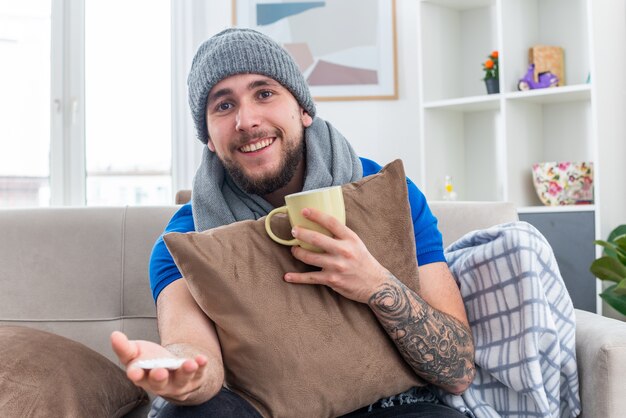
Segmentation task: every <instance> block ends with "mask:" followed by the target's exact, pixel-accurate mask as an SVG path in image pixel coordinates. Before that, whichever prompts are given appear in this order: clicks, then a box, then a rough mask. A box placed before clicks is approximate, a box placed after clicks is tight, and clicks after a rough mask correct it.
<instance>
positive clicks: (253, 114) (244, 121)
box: [235, 103, 261, 132]
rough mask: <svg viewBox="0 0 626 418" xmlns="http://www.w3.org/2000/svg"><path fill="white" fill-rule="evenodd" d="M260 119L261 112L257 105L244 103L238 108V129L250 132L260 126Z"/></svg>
mask: <svg viewBox="0 0 626 418" xmlns="http://www.w3.org/2000/svg"><path fill="white" fill-rule="evenodd" d="M260 119H261V118H260V113H259V112H258V109H257V108H256V106H254V105H252V104H243V103H242V104H241V105H240V106H239V109H237V118H236V126H235V128H236V129H237V130H238V131H245V132H248V131H250V130H251V129H255V128H258V127H259V126H260Z"/></svg>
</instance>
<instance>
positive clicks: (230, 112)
mask: <svg viewBox="0 0 626 418" xmlns="http://www.w3.org/2000/svg"><path fill="white" fill-rule="evenodd" d="M206 118H207V129H208V131H209V137H210V139H209V142H208V147H209V149H210V150H211V151H213V152H215V153H216V154H217V156H218V158H219V159H220V160H221V161H222V164H223V165H224V168H225V169H226V170H227V172H228V173H229V174H230V176H231V177H232V178H233V180H235V182H236V183H237V184H238V185H239V187H241V188H242V189H243V190H244V191H246V192H248V193H252V194H258V195H261V196H263V195H266V194H268V193H271V192H273V191H275V190H277V189H280V188H281V187H284V186H285V185H286V184H287V183H289V181H290V180H291V179H292V177H293V175H294V173H295V172H296V169H297V168H298V167H299V166H300V165H301V164H303V163H304V128H305V127H308V126H310V125H311V123H312V118H311V117H310V116H309V115H308V114H307V113H306V112H305V111H304V110H303V109H302V108H301V107H300V105H299V104H298V102H297V101H296V99H295V98H294V97H293V95H292V94H291V93H290V92H289V90H287V89H286V88H285V87H283V86H282V85H281V84H280V83H278V82H277V81H275V80H274V79H272V78H269V77H266V76H262V75H258V74H238V75H234V76H231V77H228V78H225V79H224V80H221V81H220V82H219V83H217V84H216V85H215V86H213V88H212V89H211V91H210V92H209V97H208V100H207V106H206Z"/></svg>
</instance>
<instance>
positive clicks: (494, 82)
mask: <svg viewBox="0 0 626 418" xmlns="http://www.w3.org/2000/svg"><path fill="white" fill-rule="evenodd" d="M498 70H499V69H498V51H493V52H492V53H491V54H489V56H488V58H487V61H485V62H483V71H485V77H484V78H483V80H485V85H486V86H487V94H495V93H500V74H499V72H498Z"/></svg>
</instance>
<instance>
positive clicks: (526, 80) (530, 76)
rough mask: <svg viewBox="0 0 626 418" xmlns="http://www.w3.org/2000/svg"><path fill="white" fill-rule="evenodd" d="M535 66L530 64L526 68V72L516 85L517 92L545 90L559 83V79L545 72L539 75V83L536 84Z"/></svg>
mask: <svg viewBox="0 0 626 418" xmlns="http://www.w3.org/2000/svg"><path fill="white" fill-rule="evenodd" d="M534 75H535V64H530V65H529V66H528V71H526V74H525V75H524V77H523V78H521V79H520V81H519V82H518V83H517V88H518V90H522V91H526V90H534V89H545V88H547V87H556V85H557V84H558V83H559V77H557V76H556V75H554V74H552V73H551V72H549V71H547V72H545V73H539V81H538V82H536V81H535V78H534Z"/></svg>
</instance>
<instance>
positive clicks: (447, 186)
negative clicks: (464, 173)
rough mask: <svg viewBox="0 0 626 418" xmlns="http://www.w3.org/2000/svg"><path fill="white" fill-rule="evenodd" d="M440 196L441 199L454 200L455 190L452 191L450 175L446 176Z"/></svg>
mask: <svg viewBox="0 0 626 418" xmlns="http://www.w3.org/2000/svg"><path fill="white" fill-rule="evenodd" d="M441 198H442V199H443V200H456V192H455V191H454V186H453V185H452V178H451V177H450V176H446V180H445V182H444V186H443V196H442V197H441Z"/></svg>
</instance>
